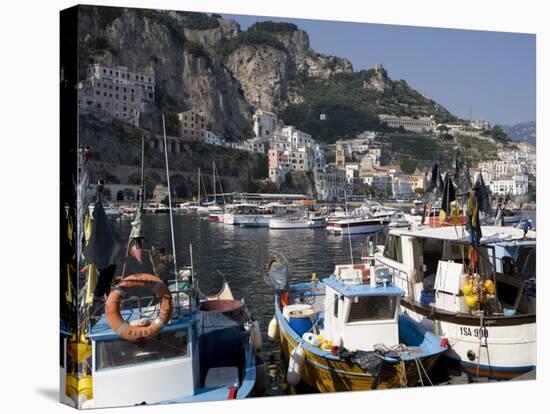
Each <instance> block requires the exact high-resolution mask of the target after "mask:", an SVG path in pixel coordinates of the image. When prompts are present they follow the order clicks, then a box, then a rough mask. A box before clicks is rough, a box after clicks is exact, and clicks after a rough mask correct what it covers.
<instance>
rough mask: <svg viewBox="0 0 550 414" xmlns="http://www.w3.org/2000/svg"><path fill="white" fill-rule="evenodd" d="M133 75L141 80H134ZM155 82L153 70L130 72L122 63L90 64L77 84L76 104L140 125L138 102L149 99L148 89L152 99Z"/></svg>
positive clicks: (141, 102)
mask: <svg viewBox="0 0 550 414" xmlns="http://www.w3.org/2000/svg"><path fill="white" fill-rule="evenodd" d="M136 78H138V79H141V78H143V79H144V81H143V82H141V81H140V82H136V80H135V79H136ZM154 84H155V78H154V76H153V75H152V74H144V73H140V72H132V71H129V70H128V69H127V68H125V67H123V66H116V67H109V66H103V65H99V64H94V65H90V66H89V67H88V68H87V69H86V79H85V80H83V81H82V82H80V83H79V85H78V107H79V108H80V109H84V110H87V111H90V112H95V113H98V114H101V113H102V114H107V115H110V116H112V117H113V118H116V119H120V120H121V121H124V122H127V123H129V124H132V125H134V126H139V115H140V111H141V105H142V104H143V103H144V102H149V98H148V97H149V93H151V94H152V95H151V96H152V98H151V100H152V101H154V99H155V97H154V93H155V92H154ZM149 87H151V89H148V88H149Z"/></svg>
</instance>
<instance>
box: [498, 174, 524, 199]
mask: <svg viewBox="0 0 550 414" xmlns="http://www.w3.org/2000/svg"><path fill="white" fill-rule="evenodd" d="M528 181H529V180H528V176H527V175H513V176H512V175H503V176H500V177H499V178H496V179H493V180H492V181H491V184H489V187H490V189H491V192H492V193H493V194H499V195H506V194H512V195H524V194H527V190H528Z"/></svg>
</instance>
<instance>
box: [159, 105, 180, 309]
mask: <svg viewBox="0 0 550 414" xmlns="http://www.w3.org/2000/svg"><path fill="white" fill-rule="evenodd" d="M162 132H163V135H164V160H165V162H166V184H167V185H168V209H169V211H170V233H171V236H172V254H173V255H174V278H175V280H176V292H177V294H176V307H177V309H178V310H177V312H178V314H179V309H180V290H179V282H178V262H177V260H176V239H175V238H174V212H173V211H172V190H171V188H170V169H169V168H168V148H167V146H166V125H165V123H164V113H163V114H162Z"/></svg>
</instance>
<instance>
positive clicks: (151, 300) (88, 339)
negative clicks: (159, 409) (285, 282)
mask: <svg viewBox="0 0 550 414" xmlns="http://www.w3.org/2000/svg"><path fill="white" fill-rule="evenodd" d="M164 139H165V148H166V134H165V135H164ZM143 154H144V143H143V139H142V186H141V188H140V191H139V199H140V205H139V208H138V212H137V215H136V218H135V219H134V221H133V222H132V228H131V232H130V235H129V238H128V242H127V244H126V249H125V251H126V253H125V256H124V262H123V266H122V272H121V274H120V275H119V276H115V271H116V268H117V264H116V257H117V256H118V250H119V249H120V243H118V241H117V237H116V235H115V233H114V232H113V228H112V225H110V224H109V221H108V220H107V219H106V216H105V212H104V210H103V207H102V205H101V199H99V200H98V202H97V203H96V208H95V209H94V215H93V216H92V217H90V218H83V219H82V222H83V223H86V226H88V227H91V231H88V230H84V231H83V234H84V235H85V237H86V243H85V248H84V255H83V256H81V255H80V254H78V257H82V258H83V259H82V261H83V263H81V264H82V266H79V267H80V268H81V269H82V270H81V273H83V275H84V276H85V278H84V280H85V283H84V288H83V289H82V291H81V294H80V295H79V298H78V302H79V303H81V304H82V305H79V312H80V316H79V319H78V328H77V331H76V332H75V331H73V332H68V333H65V334H64V333H63V331H62V337H65V338H69V339H67V340H65V341H64V342H62V343H64V344H65V345H64V347H63V352H65V354H66V356H65V359H66V360H67V361H68V362H67V364H66V366H65V371H66V372H67V375H66V387H65V388H66V392H65V394H66V395H67V396H68V397H69V398H70V399H71V400H72V401H74V404H75V406H77V407H78V408H102V407H110V406H128V405H142V404H159V403H172V402H195V401H214V400H225V399H235V398H246V397H248V396H251V395H252V394H253V392H254V391H255V387H256V384H257V375H256V369H257V366H258V365H259V361H260V360H259V357H258V355H257V351H258V350H259V349H260V347H261V333H260V329H259V324H258V322H257V321H255V320H254V319H253V318H252V316H251V315H250V313H249V312H248V310H247V308H246V306H245V304H244V302H243V301H238V300H235V299H234V298H233V295H232V293H231V289H230V288H229V285H228V284H227V282H226V280H225V278H223V286H222V288H221V290H220V291H219V292H218V293H217V294H215V295H212V296H208V295H206V294H204V293H203V292H202V290H201V288H200V285H199V280H200V277H198V276H197V275H196V273H195V271H194V268H193V264H192V263H193V262H192V258H193V254H192V247H191V246H190V257H191V266H187V267H184V268H178V265H177V259H176V248H175V238H174V225H173V217H172V213H171V211H172V210H171V208H170V207H171V205H172V202H171V196H170V191H169V193H168V202H169V206H168V208H169V211H170V231H171V240H172V254H171V255H165V254H163V253H161V250H159V249H156V248H155V247H154V245H152V244H150V243H149V242H148V240H147V239H146V237H145V236H144V234H143V232H142V218H143V213H144V206H143V194H144V192H143V171H144V167H143V158H144V156H143ZM165 160H166V171H167V173H166V175H167V182H168V189H170V177H169V170H168V156H167V152H166V150H165ZM98 191H101V189H99V190H98ZM99 194H100V193H99ZM147 256H148V260H142V258H145V257H147ZM132 266H133V268H134V269H136V268H137V269H139V270H138V271H136V270H134V273H131V274H128V273H129V272H127V270H128V269H130V267H132ZM98 269H102V270H98ZM113 278H114V279H115V280H116V281H117V282H116V284H115V286H114V287H112V288H111V284H112V280H113ZM104 297H106V299H105V300H103V299H104ZM256 391H257V388H256Z"/></svg>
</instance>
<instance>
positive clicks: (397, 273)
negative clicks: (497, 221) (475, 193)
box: [375, 226, 536, 379]
mask: <svg viewBox="0 0 550 414" xmlns="http://www.w3.org/2000/svg"><path fill="white" fill-rule="evenodd" d="M481 232H482V234H483V237H482V238H481V239H480V240H479V245H478V247H477V248H476V249H474V248H473V247H472V246H471V240H470V235H469V233H468V232H465V231H464V230H463V229H462V228H461V227H456V228H453V227H439V228H423V229H419V230H417V231H409V230H406V229H394V230H391V231H390V232H389V234H388V238H387V240H386V245H385V247H384V249H383V253H377V254H376V255H375V257H376V262H377V263H379V264H382V265H385V266H388V267H389V268H390V269H391V272H392V274H393V275H394V278H395V281H396V284H397V285H398V286H400V287H401V288H402V289H404V290H405V292H406V293H405V297H404V298H403V300H402V301H401V306H402V308H403V310H404V311H405V312H406V313H407V314H408V315H409V316H410V317H412V318H413V319H415V320H416V321H418V322H421V323H422V324H424V325H425V326H426V327H429V328H430V329H431V330H433V331H434V332H435V333H437V334H439V335H441V336H444V337H446V338H448V340H449V346H450V348H449V351H448V352H447V353H446V357H447V358H448V359H449V360H450V361H451V362H452V363H454V364H456V365H458V366H459V367H460V368H462V369H463V370H464V371H466V372H467V373H469V374H470V375H472V376H476V377H477V376H486V377H491V378H502V379H506V378H512V377H515V376H517V375H520V374H522V373H524V372H527V371H530V370H532V369H533V368H534V367H535V365H536V313H535V312H536V307H535V303H536V295H535V289H536V275H535V254H536V241H535V239H534V237H535V234H534V232H531V231H529V232H527V234H526V235H524V231H523V230H521V229H515V228H511V227H494V226H482V227H481ZM525 236H527V237H525ZM476 251H477V253H472V252H476Z"/></svg>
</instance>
